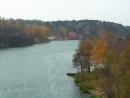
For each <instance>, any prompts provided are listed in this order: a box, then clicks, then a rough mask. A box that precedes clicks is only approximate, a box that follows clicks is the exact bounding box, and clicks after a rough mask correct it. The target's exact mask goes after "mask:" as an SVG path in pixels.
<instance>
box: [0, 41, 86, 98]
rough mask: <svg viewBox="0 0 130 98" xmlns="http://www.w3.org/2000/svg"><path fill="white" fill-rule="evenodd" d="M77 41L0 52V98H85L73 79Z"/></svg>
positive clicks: (55, 42)
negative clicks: (71, 75)
mask: <svg viewBox="0 0 130 98" xmlns="http://www.w3.org/2000/svg"><path fill="white" fill-rule="evenodd" d="M78 43H79V41H76V40H75V41H52V42H50V43H46V44H37V45H34V46H29V47H22V48H9V49H2V50H0V98H84V96H83V94H81V93H80V91H79V90H78V88H77V87H76V86H75V84H74V82H73V79H72V78H70V77H68V76H67V75H66V73H67V72H74V71H75V70H76V69H74V68H72V56H73V54H74V53H75V50H76V48H77V46H78Z"/></svg>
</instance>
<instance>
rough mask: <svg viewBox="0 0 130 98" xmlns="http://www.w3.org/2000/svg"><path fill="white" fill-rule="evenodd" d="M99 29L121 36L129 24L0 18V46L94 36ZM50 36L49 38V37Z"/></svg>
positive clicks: (127, 30)
mask: <svg viewBox="0 0 130 98" xmlns="http://www.w3.org/2000/svg"><path fill="white" fill-rule="evenodd" d="M99 30H104V32H106V33H107V32H113V33H114V34H117V33H118V35H119V36H121V37H125V36H127V35H128V34H129V33H130V27H129V26H123V25H121V24H117V23H114V22H105V21H99V20H78V21H76V20H72V21H50V22H45V21H41V20H23V19H4V18H0V48H7V47H19V46H28V45H33V44H37V43H43V42H48V41H49V40H50V39H51V40H52V38H53V40H77V39H79V40H81V39H84V38H85V37H86V36H91V37H92V38H95V37H96V36H97V32H98V31H99ZM49 37H50V39H49Z"/></svg>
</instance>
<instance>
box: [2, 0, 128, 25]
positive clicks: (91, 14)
mask: <svg viewBox="0 0 130 98" xmlns="http://www.w3.org/2000/svg"><path fill="white" fill-rule="evenodd" d="M0 16H2V17H5V18H22V19H41V20H44V21H53V20H81V19H94V20H95V19H98V20H106V21H112V22H117V23H122V24H124V25H130V0H0Z"/></svg>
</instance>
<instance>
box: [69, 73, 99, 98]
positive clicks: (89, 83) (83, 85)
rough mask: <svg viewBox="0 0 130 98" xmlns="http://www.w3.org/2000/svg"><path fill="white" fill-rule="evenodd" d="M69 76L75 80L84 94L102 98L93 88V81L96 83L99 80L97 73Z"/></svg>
mask: <svg viewBox="0 0 130 98" xmlns="http://www.w3.org/2000/svg"><path fill="white" fill-rule="evenodd" d="M67 75H68V76H72V77H73V78H74V82H75V84H76V86H77V87H79V89H80V91H81V92H82V93H86V94H90V95H91V98H101V97H100V96H98V94H96V93H95V91H94V87H93V81H96V80H97V78H98V76H97V75H96V73H95V72H92V73H88V72H77V73H67Z"/></svg>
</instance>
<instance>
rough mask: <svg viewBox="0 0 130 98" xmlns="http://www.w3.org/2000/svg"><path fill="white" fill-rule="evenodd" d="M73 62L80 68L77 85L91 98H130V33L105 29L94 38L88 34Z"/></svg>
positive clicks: (76, 76)
mask: <svg viewBox="0 0 130 98" xmlns="http://www.w3.org/2000/svg"><path fill="white" fill-rule="evenodd" d="M73 62H74V66H75V67H78V68H80V71H79V72H78V73H77V74H76V75H75V82H76V84H77V85H78V86H79V87H80V89H81V91H83V92H85V93H90V94H92V98H130V36H127V37H120V36H119V34H116V33H110V32H107V33H106V32H104V31H103V30H102V32H101V31H99V32H98V34H97V37H95V38H92V37H90V36H88V37H86V38H85V39H83V40H82V41H81V43H80V44H79V47H78V49H77V52H76V54H75V55H74V59H73ZM94 96H95V97H94ZM96 96H98V97H96Z"/></svg>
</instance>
